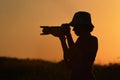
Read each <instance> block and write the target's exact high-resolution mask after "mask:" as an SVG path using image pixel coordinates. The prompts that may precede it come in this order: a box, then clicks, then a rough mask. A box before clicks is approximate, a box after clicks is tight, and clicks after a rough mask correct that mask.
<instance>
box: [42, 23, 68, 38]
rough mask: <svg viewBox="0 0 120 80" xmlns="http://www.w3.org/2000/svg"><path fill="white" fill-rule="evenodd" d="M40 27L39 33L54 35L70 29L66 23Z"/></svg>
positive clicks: (62, 33)
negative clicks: (40, 31)
mask: <svg viewBox="0 0 120 80" xmlns="http://www.w3.org/2000/svg"><path fill="white" fill-rule="evenodd" d="M40 28H43V29H42V33H41V34H40V35H48V34H53V35H54V36H61V35H64V34H65V33H66V31H68V30H70V27H69V26H68V25H62V26H40Z"/></svg>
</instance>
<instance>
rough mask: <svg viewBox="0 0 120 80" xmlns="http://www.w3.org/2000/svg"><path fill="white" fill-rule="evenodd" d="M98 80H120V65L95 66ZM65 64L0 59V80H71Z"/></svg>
mask: <svg viewBox="0 0 120 80" xmlns="http://www.w3.org/2000/svg"><path fill="white" fill-rule="evenodd" d="M94 69H95V70H94V72H95V75H96V79H97V80H120V64H111V65H107V66H101V65H94ZM69 78H70V70H69V69H67V68H66V66H65V64H64V62H62V61H61V62H59V63H52V62H48V61H43V60H30V59H16V58H6V57H0V80H69Z"/></svg>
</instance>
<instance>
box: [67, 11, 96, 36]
mask: <svg viewBox="0 0 120 80" xmlns="http://www.w3.org/2000/svg"><path fill="white" fill-rule="evenodd" d="M69 24H70V26H72V27H73V30H74V31H75V33H76V35H78V36H79V35H81V34H86V33H90V32H92V30H93V28H94V26H93V24H92V22H91V15H90V13H88V12H85V11H79V12H76V13H75V15H74V17H73V19H72V21H71V22H70V23H69Z"/></svg>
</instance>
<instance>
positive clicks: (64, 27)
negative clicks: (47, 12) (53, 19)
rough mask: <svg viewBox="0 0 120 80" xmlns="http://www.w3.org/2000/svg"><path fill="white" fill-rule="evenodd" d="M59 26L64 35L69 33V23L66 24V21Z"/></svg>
mask: <svg viewBox="0 0 120 80" xmlns="http://www.w3.org/2000/svg"><path fill="white" fill-rule="evenodd" d="M61 27H62V30H63V34H64V35H69V34H70V25H69V24H67V23H66V24H62V25H61Z"/></svg>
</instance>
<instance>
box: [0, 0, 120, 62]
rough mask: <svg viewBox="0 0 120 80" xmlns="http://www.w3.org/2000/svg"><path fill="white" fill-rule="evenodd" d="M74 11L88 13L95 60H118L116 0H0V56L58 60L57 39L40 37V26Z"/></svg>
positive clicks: (119, 8) (64, 20)
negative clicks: (96, 43) (95, 47)
mask: <svg viewBox="0 0 120 80" xmlns="http://www.w3.org/2000/svg"><path fill="white" fill-rule="evenodd" d="M77 11H88V12H90V13H91V17H92V23H93V24H94V26H95V28H94V31H93V32H92V34H93V35H95V36H97V37H98V40H99V49H98V52H97V57H96V61H95V62H96V63H100V64H104V63H110V62H120V0H0V56H7V57H17V58H32V59H34V58H35V59H44V60H49V61H55V62H56V61H60V60H62V59H63V58H62V48H61V45H60V42H59V39H58V38H56V37H53V36H51V35H46V36H41V35H40V33H41V32H42V29H40V26H44V25H47V26H56V25H57V26H60V25H61V24H62V23H69V22H70V21H71V20H72V18H73V15H74V13H75V12H77ZM72 35H73V37H74V40H76V36H75V35H74V34H72Z"/></svg>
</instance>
